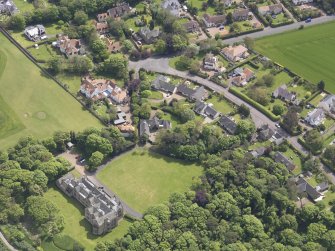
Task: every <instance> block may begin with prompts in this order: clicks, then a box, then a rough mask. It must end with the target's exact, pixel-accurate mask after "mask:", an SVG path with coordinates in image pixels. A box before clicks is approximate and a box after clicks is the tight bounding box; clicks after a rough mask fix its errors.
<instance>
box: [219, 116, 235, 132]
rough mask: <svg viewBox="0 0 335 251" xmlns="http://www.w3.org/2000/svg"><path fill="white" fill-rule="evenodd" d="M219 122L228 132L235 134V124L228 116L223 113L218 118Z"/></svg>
mask: <svg viewBox="0 0 335 251" xmlns="http://www.w3.org/2000/svg"><path fill="white" fill-rule="evenodd" d="M219 124H220V125H221V126H222V127H223V128H224V129H225V130H226V131H227V132H228V133H230V134H235V132H236V129H237V124H236V123H235V122H234V121H233V120H232V119H230V118H229V117H227V116H225V115H223V116H221V118H220V120H219Z"/></svg>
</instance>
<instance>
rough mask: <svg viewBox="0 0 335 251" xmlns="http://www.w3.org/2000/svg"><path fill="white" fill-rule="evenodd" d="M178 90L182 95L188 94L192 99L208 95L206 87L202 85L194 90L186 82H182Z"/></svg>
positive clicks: (199, 98)
mask: <svg viewBox="0 0 335 251" xmlns="http://www.w3.org/2000/svg"><path fill="white" fill-rule="evenodd" d="M177 92H179V93H181V94H182V95H184V96H186V97H187V98H189V99H191V100H199V101H200V100H203V99H204V98H205V96H206V90H205V87H203V86H200V87H198V88H197V89H195V90H193V89H191V88H189V87H188V86H187V85H186V84H185V83H184V84H180V85H178V87H177Z"/></svg>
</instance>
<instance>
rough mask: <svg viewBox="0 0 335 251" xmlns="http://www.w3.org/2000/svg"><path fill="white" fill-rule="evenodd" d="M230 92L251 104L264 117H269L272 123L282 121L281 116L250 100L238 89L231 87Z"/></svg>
mask: <svg viewBox="0 0 335 251" xmlns="http://www.w3.org/2000/svg"><path fill="white" fill-rule="evenodd" d="M229 92H231V93H232V94H234V95H236V96H237V97H239V98H241V99H242V100H244V101H245V102H247V103H248V104H250V105H252V106H253V107H255V108H256V109H257V110H259V111H260V112H262V113H263V114H264V115H266V116H267V117H269V118H270V119H271V120H272V121H278V120H279V119H280V116H277V115H274V114H273V113H272V112H270V111H269V110H268V109H266V108H265V107H264V106H262V105H261V104H259V103H257V102H256V101H255V100H253V99H251V98H249V97H248V96H247V95H245V94H243V93H241V92H240V91H239V90H237V89H236V88H234V87H230V88H229Z"/></svg>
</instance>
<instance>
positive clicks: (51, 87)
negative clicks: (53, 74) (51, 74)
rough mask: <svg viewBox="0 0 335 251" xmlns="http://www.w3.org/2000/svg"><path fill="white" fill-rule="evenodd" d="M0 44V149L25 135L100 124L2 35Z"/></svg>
mask: <svg viewBox="0 0 335 251" xmlns="http://www.w3.org/2000/svg"><path fill="white" fill-rule="evenodd" d="M0 44H1V47H0V55H1V56H0V62H1V63H0V88H1V92H0V114H1V115H0V116H1V119H0V126H1V127H0V128H1V129H0V149H5V148H7V147H10V146H12V145H13V144H15V143H16V142H17V140H18V139H19V138H20V137H22V136H26V135H33V136H36V137H38V138H45V137H48V136H50V135H52V133H53V132H54V131H56V130H76V131H79V130H83V129H85V128H87V127H90V126H95V127H99V126H101V124H100V122H99V121H98V120H97V119H96V118H95V117H93V116H92V115H91V114H90V113H89V112H88V111H84V110H83V107H82V106H81V105H80V103H78V102H77V101H76V100H75V99H74V98H73V97H72V96H70V95H69V94H68V93H66V92H65V91H64V90H63V89H62V88H61V87H60V86H59V85H57V83H55V82H54V81H53V80H51V79H49V78H48V77H46V76H45V75H44V74H43V73H42V72H41V71H40V69H39V68H38V67H36V66H35V65H34V64H33V63H32V62H31V61H30V60H28V59H27V58H26V57H25V56H24V55H23V54H22V53H21V52H20V51H19V50H18V49H17V48H16V47H15V46H14V45H12V44H11V43H10V42H9V41H8V40H7V39H6V38H5V37H4V36H3V35H0ZM19 129H20V130H19Z"/></svg>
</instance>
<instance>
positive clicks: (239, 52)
mask: <svg viewBox="0 0 335 251" xmlns="http://www.w3.org/2000/svg"><path fill="white" fill-rule="evenodd" d="M221 54H222V55H223V56H224V57H225V58H227V59H228V60H230V61H233V62H238V61H241V60H243V59H246V58H247V57H249V55H250V54H249V53H248V49H247V48H246V47H244V46H243V45H237V46H228V47H225V48H223V49H222V51H221Z"/></svg>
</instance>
